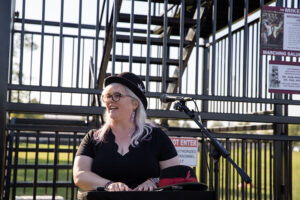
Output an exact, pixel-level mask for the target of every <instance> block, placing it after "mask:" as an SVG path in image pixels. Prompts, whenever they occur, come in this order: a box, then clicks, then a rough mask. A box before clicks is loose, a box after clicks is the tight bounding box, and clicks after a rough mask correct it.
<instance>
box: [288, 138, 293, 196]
mask: <svg viewBox="0 0 300 200" xmlns="http://www.w3.org/2000/svg"><path fill="white" fill-rule="evenodd" d="M288 158H289V159H288V174H287V184H288V186H289V187H288V196H289V198H290V199H293V162H292V161H293V144H292V142H288Z"/></svg>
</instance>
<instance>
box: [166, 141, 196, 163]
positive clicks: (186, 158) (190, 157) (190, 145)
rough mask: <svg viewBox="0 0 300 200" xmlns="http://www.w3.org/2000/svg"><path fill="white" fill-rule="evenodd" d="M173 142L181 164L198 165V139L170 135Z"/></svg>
mask: <svg viewBox="0 0 300 200" xmlns="http://www.w3.org/2000/svg"><path fill="white" fill-rule="evenodd" d="M170 139H171V141H172V142H173V144H174V146H175V148H176V150H177V153H178V157H179V160H180V164H181V165H188V166H193V167H196V166H197V161H198V140H197V138H190V137H170Z"/></svg>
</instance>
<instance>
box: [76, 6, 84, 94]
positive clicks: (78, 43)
mask: <svg viewBox="0 0 300 200" xmlns="http://www.w3.org/2000/svg"><path fill="white" fill-rule="evenodd" d="M81 21H82V0H79V20H78V36H77V72H76V87H77V88H78V87H79V75H80V57H81V56H80V50H81V29H82V27H81ZM83 57H84V56H82V58H83ZM82 73H83V72H82Z"/></svg>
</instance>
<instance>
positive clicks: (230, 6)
mask: <svg viewBox="0 0 300 200" xmlns="http://www.w3.org/2000/svg"><path fill="white" fill-rule="evenodd" d="M228 1H229V3H228V24H229V25H228V74H227V95H228V96H231V95H232V92H231V90H232V51H233V50H232V13H233V0H228Z"/></svg>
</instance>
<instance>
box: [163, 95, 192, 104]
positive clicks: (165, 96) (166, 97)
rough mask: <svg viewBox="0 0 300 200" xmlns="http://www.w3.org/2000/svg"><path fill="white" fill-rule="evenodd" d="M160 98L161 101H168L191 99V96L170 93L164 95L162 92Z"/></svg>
mask: <svg viewBox="0 0 300 200" xmlns="http://www.w3.org/2000/svg"><path fill="white" fill-rule="evenodd" d="M160 100H161V102H163V103H170V102H173V101H193V100H194V99H193V98H188V97H178V96H171V95H166V94H163V95H161V96H160Z"/></svg>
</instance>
